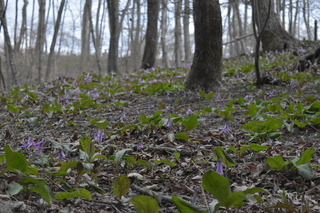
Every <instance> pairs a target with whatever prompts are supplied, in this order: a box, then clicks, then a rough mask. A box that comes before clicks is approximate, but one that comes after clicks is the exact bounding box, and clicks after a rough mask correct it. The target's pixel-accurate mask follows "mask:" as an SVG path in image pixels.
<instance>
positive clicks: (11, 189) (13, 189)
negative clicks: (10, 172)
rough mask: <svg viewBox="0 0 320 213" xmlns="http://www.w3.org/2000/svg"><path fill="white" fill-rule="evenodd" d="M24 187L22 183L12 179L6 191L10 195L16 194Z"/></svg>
mask: <svg viewBox="0 0 320 213" xmlns="http://www.w3.org/2000/svg"><path fill="white" fill-rule="evenodd" d="M22 189H23V186H22V185H20V184H19V183H17V182H15V181H12V182H11V183H9V185H8V189H7V190H6V192H7V193H8V194H9V195H16V194H18V193H19V192H21V190H22Z"/></svg>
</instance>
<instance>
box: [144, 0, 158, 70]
mask: <svg viewBox="0 0 320 213" xmlns="http://www.w3.org/2000/svg"><path fill="white" fill-rule="evenodd" d="M147 4H148V12H147V13H148V23H147V32H146V44H145V47H144V52H143V58H142V65H141V68H142V69H149V68H151V67H153V66H154V64H155V61H156V56H157V43H158V16H159V9H160V0H147Z"/></svg>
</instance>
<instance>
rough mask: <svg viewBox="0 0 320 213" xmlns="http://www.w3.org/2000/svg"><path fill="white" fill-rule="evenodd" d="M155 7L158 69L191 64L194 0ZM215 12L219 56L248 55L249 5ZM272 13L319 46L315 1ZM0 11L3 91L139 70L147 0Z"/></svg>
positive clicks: (283, 5)
mask: <svg viewBox="0 0 320 213" xmlns="http://www.w3.org/2000/svg"><path fill="white" fill-rule="evenodd" d="M149 1H150V0H149ZM152 1H154V2H160V11H159V15H157V14H155V16H156V17H155V18H156V19H157V20H158V21H157V22H158V25H157V26H156V27H157V31H158V35H157V36H158V41H157V46H158V48H157V61H156V64H155V65H156V66H161V67H181V66H184V65H186V64H189V63H191V62H192V57H193V51H194V39H193V16H192V12H193V8H192V1H190V0H151V2H152ZM220 6H221V11H222V18H223V43H224V46H223V47H224V48H223V55H224V57H232V56H238V55H241V54H251V53H253V52H254V47H255V38H254V36H253V33H252V21H251V17H252V16H251V14H252V11H251V5H250V1H246V0H228V1H220ZM272 9H273V10H274V11H275V12H276V14H277V15H278V16H279V17H278V18H279V20H280V22H281V24H282V26H283V27H284V29H286V31H287V32H289V33H290V35H292V36H293V37H295V38H297V39H300V40H317V32H316V29H317V26H316V21H317V20H318V19H319V18H320V17H319V16H320V13H319V11H320V2H319V1H316V0H274V5H273V8H272ZM0 12H1V14H5V16H4V15H2V17H3V19H5V20H6V24H7V28H8V33H7V38H5V30H4V27H2V29H1V37H0V41H1V43H0V57H1V66H0V67H1V70H0V88H10V87H11V86H13V85H17V84H24V83H35V82H38V83H39V82H41V81H44V80H46V81H48V80H51V79H55V78H57V77H58V76H69V75H75V76H77V75H79V74H80V73H82V72H89V73H97V74H102V75H103V74H107V73H110V72H122V73H124V72H130V71H133V70H138V69H140V68H143V66H142V65H141V61H142V57H143V49H144V47H145V43H146V41H145V39H146V36H145V35H146V25H147V18H148V17H147V1H146V0H121V1H113V0H81V1H75V0H47V1H46V0H38V1H35V0H30V1H28V0H23V1H22V0H16V1H14V0H9V1H5V0H1V11H0ZM2 24H3V23H2ZM203 36H207V35H203ZM8 44H10V47H9V46H8ZM10 54H11V58H12V59H10Z"/></svg>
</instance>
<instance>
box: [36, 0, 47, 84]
mask: <svg viewBox="0 0 320 213" xmlns="http://www.w3.org/2000/svg"><path fill="white" fill-rule="evenodd" d="M38 4H39V22H38V31H37V42H36V48H35V57H36V59H35V61H34V63H36V65H37V70H38V79H37V80H38V82H40V81H41V78H42V60H43V49H44V43H45V40H46V38H45V36H46V23H45V14H46V1H45V0H39V1H38Z"/></svg>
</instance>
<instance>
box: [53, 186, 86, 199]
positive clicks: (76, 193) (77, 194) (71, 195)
mask: <svg viewBox="0 0 320 213" xmlns="http://www.w3.org/2000/svg"><path fill="white" fill-rule="evenodd" d="M76 197H83V198H86V199H88V200H91V198H92V195H91V193H90V192H89V191H88V190H86V189H84V188H79V189H76V190H75V191H73V192H59V193H57V194H55V195H54V196H53V198H54V199H56V200H63V199H70V198H76Z"/></svg>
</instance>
